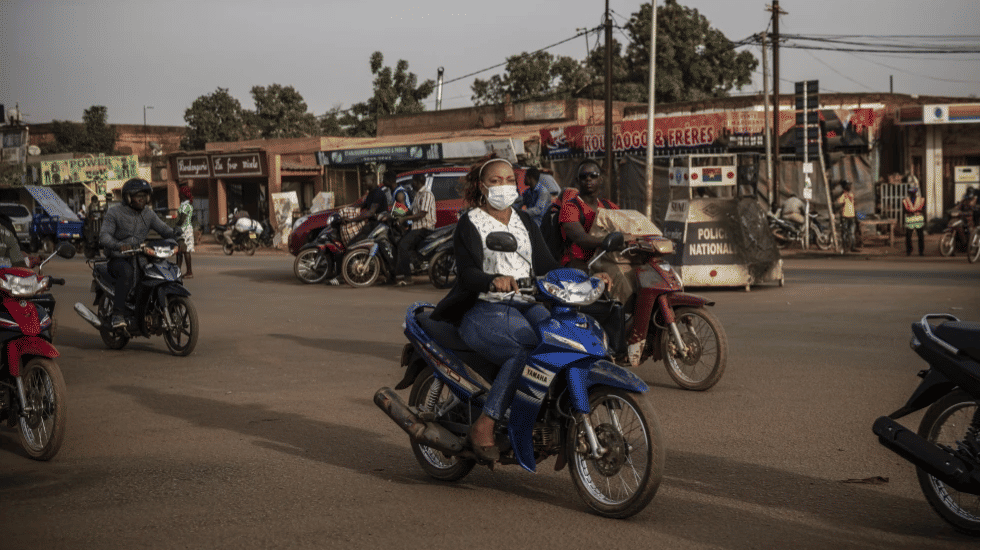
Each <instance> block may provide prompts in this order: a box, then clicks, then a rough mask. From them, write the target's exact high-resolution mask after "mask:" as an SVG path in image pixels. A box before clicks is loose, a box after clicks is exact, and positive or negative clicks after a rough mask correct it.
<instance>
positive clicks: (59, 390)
mask: <svg viewBox="0 0 981 550" xmlns="http://www.w3.org/2000/svg"><path fill="white" fill-rule="evenodd" d="M21 377H22V379H23V381H24V396H25V397H26V399H27V403H24V404H23V405H24V408H25V409H26V410H27V417H20V418H18V421H17V431H18V434H19V435H20V442H21V446H22V447H23V448H24V451H26V452H27V454H28V456H30V457H31V458H33V459H34V460H51V459H52V458H53V457H54V456H55V455H56V454H58V450H59V449H61V443H62V442H63V441H64V439H65V422H66V417H67V415H68V409H67V405H66V404H65V379H64V377H63V376H62V375H61V369H59V368H58V364H57V363H55V362H54V361H52V360H51V359H47V358H43V357H35V358H33V359H31V360H30V361H28V362H27V364H25V365H24V367H23V369H22V370H21Z"/></svg>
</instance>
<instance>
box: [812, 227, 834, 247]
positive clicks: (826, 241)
mask: <svg viewBox="0 0 981 550" xmlns="http://www.w3.org/2000/svg"><path fill="white" fill-rule="evenodd" d="M811 240H812V241H813V242H814V244H816V245H817V247H818V248H819V249H821V250H829V249H830V248H831V245H832V242H831V234H830V233H828V232H827V231H824V232H820V231H813V232H811Z"/></svg>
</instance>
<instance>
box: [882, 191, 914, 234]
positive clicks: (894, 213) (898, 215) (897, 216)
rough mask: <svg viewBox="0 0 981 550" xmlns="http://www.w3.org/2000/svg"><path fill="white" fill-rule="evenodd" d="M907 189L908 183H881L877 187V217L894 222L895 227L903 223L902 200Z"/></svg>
mask: <svg viewBox="0 0 981 550" xmlns="http://www.w3.org/2000/svg"><path fill="white" fill-rule="evenodd" d="M908 188H909V184H908V183H892V184H890V183H883V184H882V185H880V186H879V215H881V216H882V218H883V219H887V220H896V225H897V227H898V226H900V225H902V223H903V199H904V198H905V197H906V190H907V189H908Z"/></svg>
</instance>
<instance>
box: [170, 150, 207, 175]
mask: <svg viewBox="0 0 981 550" xmlns="http://www.w3.org/2000/svg"><path fill="white" fill-rule="evenodd" d="M210 177H211V163H210V162H209V161H208V155H199V156H193V157H177V179H182V180H186V179H195V178H198V179H200V178H210Z"/></svg>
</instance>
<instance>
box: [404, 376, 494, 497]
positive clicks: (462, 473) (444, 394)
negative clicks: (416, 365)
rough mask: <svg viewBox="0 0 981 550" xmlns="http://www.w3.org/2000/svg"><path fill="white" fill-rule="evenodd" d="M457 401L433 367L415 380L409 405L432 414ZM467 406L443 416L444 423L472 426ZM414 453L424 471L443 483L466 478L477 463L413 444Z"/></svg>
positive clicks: (461, 405) (457, 407)
mask: <svg viewBox="0 0 981 550" xmlns="http://www.w3.org/2000/svg"><path fill="white" fill-rule="evenodd" d="M453 399H454V397H453V394H452V393H450V390H449V388H447V387H446V385H445V384H443V382H442V381H440V380H439V379H437V378H436V376H435V375H434V374H433V368H432V367H426V369H425V370H424V371H422V372H421V373H419V376H417V377H416V381H415V383H414V384H413V385H412V392H411V393H410V394H409V406H410V407H418V410H419V412H421V413H423V412H433V411H436V410H439V409H440V408H442V406H443V405H444V404H445V403H449V402H450V401H452V400H453ZM468 412H469V411H467V406H466V405H465V404H463V403H462V402H461V403H458V404H457V405H456V407H454V408H452V409H450V410H449V411H447V412H446V414H444V416H443V417H442V420H445V421H447V422H452V423H455V424H459V425H463V426H466V425H468V424H469V423H470V419H469V415H468V414H467V413H468ZM412 454H414V455H415V456H416V460H417V461H418V462H419V465H420V466H422V469H423V471H425V472H426V473H427V474H429V475H430V476H431V477H434V478H436V479H438V480H440V481H459V480H461V479H463V478H464V477H466V476H467V474H469V473H470V471H471V470H473V467H474V466H475V465H476V464H477V461H475V460H473V459H470V458H461V457H458V456H447V455H445V454H443V452H442V451H438V450H436V449H433V448H432V447H427V446H426V445H421V444H419V443H416V442H415V441H413V442H412Z"/></svg>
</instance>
